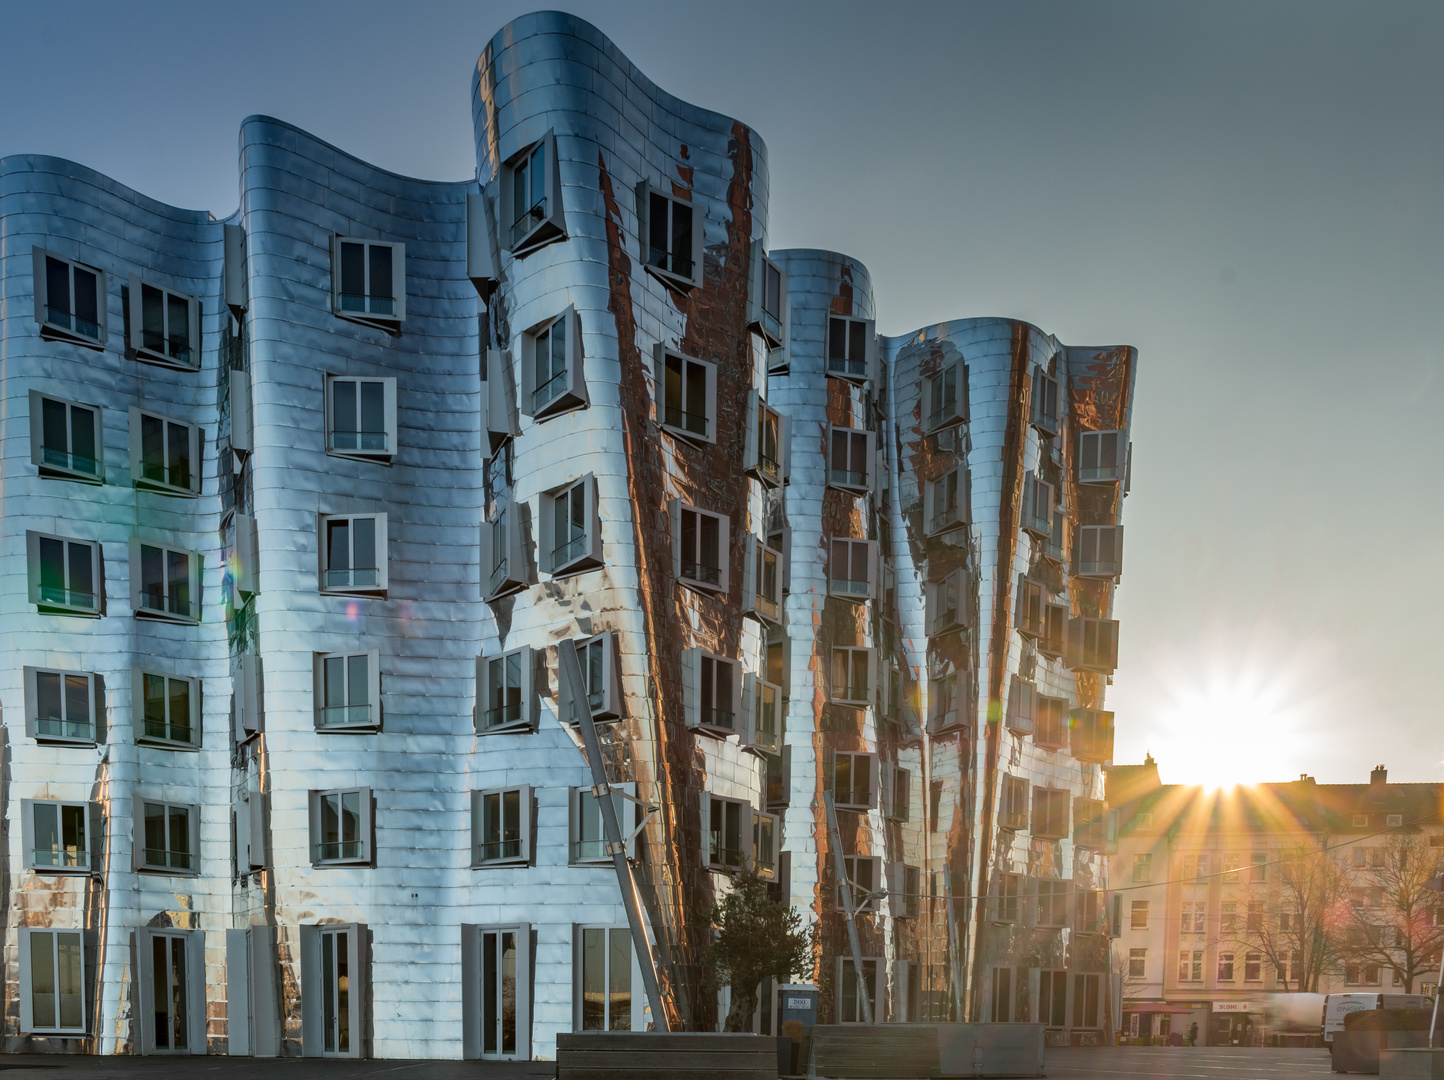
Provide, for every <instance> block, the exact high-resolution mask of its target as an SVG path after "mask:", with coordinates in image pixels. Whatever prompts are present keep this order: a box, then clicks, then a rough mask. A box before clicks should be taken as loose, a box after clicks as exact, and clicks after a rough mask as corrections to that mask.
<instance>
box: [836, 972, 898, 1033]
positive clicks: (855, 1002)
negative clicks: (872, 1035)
mask: <svg viewBox="0 0 1444 1080" xmlns="http://www.w3.org/2000/svg"><path fill="white" fill-rule="evenodd" d="M886 965H887V961H886V960H884V959H882V958H881V957H863V961H862V981H863V985H864V987H865V988H866V993H867V1000H868V1004H869V1005H870V1006H871V1010H872V1020H873V1023H875V1024H876V1023H880V1022H881V1021H882V1017H881V1016H880V1015H878V1011H877V1002H878V997H877V988H878V978H879V975H880V973H881V972H882V971H884V970H885V968H886ZM863 1020H864V1015H863V1011H862V1003H861V999H860V998H859V996H858V992H857V969H856V968H855V967H854V966H853V963H852V957H850V956H839V957H838V958H837V1022H838V1023H839V1024H861V1023H862V1022H863Z"/></svg>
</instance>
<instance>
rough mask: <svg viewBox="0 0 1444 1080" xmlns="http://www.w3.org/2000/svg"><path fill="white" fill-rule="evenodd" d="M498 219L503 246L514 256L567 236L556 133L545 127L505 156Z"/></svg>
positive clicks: (517, 256)
mask: <svg viewBox="0 0 1444 1080" xmlns="http://www.w3.org/2000/svg"><path fill="white" fill-rule="evenodd" d="M500 181H501V182H500V184H499V185H498V187H499V194H500V198H499V200H498V201H499V202H500V204H501V205H500V208H499V209H500V216H501V220H500V221H499V222H498V225H499V226H500V231H501V237H502V246H503V247H505V248H506V249H507V250H509V251H510V252H511V253H512V256H513V257H514V258H518V259H519V258H521V257H523V256H524V255H527V254H529V253H531V252H532V251H535V250H536V249H537V248H539V247H541V246H542V245H543V244H547V243H550V242H551V241H553V240H565V239H566V238H567V227H566V218H565V217H564V215H563V210H562V181H561V173H560V171H559V170H558V169H557V140H556V135H555V134H554V133H553V132H551V131H548V132H547V133H546V134H545V135H543V136H542V137H541V138H540V139H538V140H537V141H536V142H534V143H531V144H529V145H528V146H526V147H523V148H522V149H521V150H519V151H518V152H517V153H515V154H513V155H512V156H511V157H509V158H507V159H506V161H505V163H504V164H503V165H502V167H501V176H500Z"/></svg>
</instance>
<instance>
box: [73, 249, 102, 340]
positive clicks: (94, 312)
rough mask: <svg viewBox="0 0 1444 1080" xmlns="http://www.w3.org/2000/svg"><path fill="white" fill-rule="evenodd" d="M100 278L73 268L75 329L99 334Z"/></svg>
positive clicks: (93, 335) (97, 335) (87, 271)
mask: <svg viewBox="0 0 1444 1080" xmlns="http://www.w3.org/2000/svg"><path fill="white" fill-rule="evenodd" d="M99 284H100V280H99V278H97V277H96V276H95V275H94V274H92V273H91V272H90V271H89V270H82V269H81V268H80V267H78V266H77V267H76V268H75V329H76V330H78V331H79V332H80V333H82V334H87V335H89V336H90V337H99V336H100V290H99Z"/></svg>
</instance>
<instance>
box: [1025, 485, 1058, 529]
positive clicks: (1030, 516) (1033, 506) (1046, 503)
mask: <svg viewBox="0 0 1444 1080" xmlns="http://www.w3.org/2000/svg"><path fill="white" fill-rule="evenodd" d="M1053 502H1054V492H1053V485H1052V484H1050V483H1048V481H1046V480H1040V479H1039V478H1038V477H1037V476H1035V475H1034V474H1033V473H1031V472H1030V473H1028V475H1027V477H1026V479H1025V480H1024V483H1023V528H1024V529H1026V530H1027V531H1028V532H1030V533H1032V534H1033V535H1034V536H1035V537H1037V538H1038V539H1039V540H1044V541H1046V540H1048V539H1049V538H1050V537H1051V536H1052V534H1053Z"/></svg>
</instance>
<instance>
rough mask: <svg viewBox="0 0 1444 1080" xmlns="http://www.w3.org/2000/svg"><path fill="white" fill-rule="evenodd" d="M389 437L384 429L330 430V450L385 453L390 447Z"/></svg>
mask: <svg viewBox="0 0 1444 1080" xmlns="http://www.w3.org/2000/svg"><path fill="white" fill-rule="evenodd" d="M390 442H391V440H390V438H389V437H388V436H387V434H386V432H384V431H333V432H331V449H332V450H349V451H352V452H357V451H361V452H366V451H369V452H371V453H382V454H384V453H386V452H387V451H388V450H390V449H391V447H390Z"/></svg>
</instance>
